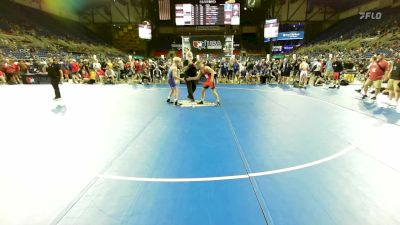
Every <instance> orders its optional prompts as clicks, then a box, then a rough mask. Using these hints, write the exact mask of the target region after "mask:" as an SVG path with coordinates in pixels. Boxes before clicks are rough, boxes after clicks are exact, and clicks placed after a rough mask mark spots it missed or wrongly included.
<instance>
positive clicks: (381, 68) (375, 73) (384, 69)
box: [363, 54, 389, 100]
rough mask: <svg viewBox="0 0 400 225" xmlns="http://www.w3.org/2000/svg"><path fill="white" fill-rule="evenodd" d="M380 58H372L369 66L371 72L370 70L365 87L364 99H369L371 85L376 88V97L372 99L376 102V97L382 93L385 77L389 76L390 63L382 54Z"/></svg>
mask: <svg viewBox="0 0 400 225" xmlns="http://www.w3.org/2000/svg"><path fill="white" fill-rule="evenodd" d="M378 57H379V58H377V57H375V56H374V57H373V58H372V63H371V65H370V66H369V70H368V74H369V78H368V80H367V81H366V82H365V84H364V86H363V90H364V95H363V99H364V98H367V97H368V96H367V93H368V88H369V87H370V86H371V85H373V86H374V88H375V93H374V97H372V98H371V99H372V100H376V97H377V96H378V95H379V93H380V92H381V86H382V79H383V77H384V76H385V75H387V74H388V73H389V64H388V62H386V60H385V56H384V55H383V54H381V55H379V56H378ZM385 77H387V76H385Z"/></svg>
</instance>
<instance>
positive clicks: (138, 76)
mask: <svg viewBox="0 0 400 225" xmlns="http://www.w3.org/2000/svg"><path fill="white" fill-rule="evenodd" d="M134 67H135V78H136V79H141V74H142V63H141V62H140V61H139V59H136V60H135V63H134ZM132 78H133V77H132Z"/></svg>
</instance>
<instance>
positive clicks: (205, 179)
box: [97, 146, 357, 183]
mask: <svg viewBox="0 0 400 225" xmlns="http://www.w3.org/2000/svg"><path fill="white" fill-rule="evenodd" d="M355 150H357V148H356V147H355V146H349V147H347V148H345V149H344V150H342V151H340V152H338V153H335V154H333V155H331V156H328V157H325V158H322V159H319V160H316V161H313V162H310V163H305V164H302V165H298V166H293V167H288V168H283V169H277V170H269V171H264V172H258V173H250V174H243V175H233V176H220V177H196V178H146V177H128V176H115V175H106V174H99V175H97V177H98V178H102V179H107V180H120V181H140V182H158V183H188V182H210V181H225V180H239V179H247V178H250V177H261V176H269V175H273V174H280V173H287V172H292V171H296V170H302V169H305V168H309V167H313V166H317V165H320V164H323V163H326V162H329V161H332V160H334V159H337V158H339V157H341V156H343V155H345V154H347V153H349V152H351V151H355Z"/></svg>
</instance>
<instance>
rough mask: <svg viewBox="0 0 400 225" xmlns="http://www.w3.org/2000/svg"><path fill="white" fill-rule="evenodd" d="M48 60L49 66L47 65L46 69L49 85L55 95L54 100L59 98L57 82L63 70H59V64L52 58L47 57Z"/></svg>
mask: <svg viewBox="0 0 400 225" xmlns="http://www.w3.org/2000/svg"><path fill="white" fill-rule="evenodd" d="M48 62H49V66H48V67H47V69H46V70H47V73H48V75H49V77H50V81H51V85H52V86H53V88H54V92H55V95H56V97H55V98H54V100H60V99H61V94H60V88H59V87H58V84H59V83H60V80H61V77H62V76H63V72H62V70H61V67H60V65H59V64H58V63H57V62H55V61H54V59H52V58H49V60H48Z"/></svg>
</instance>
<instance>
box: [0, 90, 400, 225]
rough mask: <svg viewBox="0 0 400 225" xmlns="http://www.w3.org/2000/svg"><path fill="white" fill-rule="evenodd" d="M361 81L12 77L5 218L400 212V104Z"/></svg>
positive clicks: (212, 224)
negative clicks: (201, 84)
mask: <svg viewBox="0 0 400 225" xmlns="http://www.w3.org/2000/svg"><path fill="white" fill-rule="evenodd" d="M353 88H354V87H343V88H342V89H340V90H336V89H335V90H330V89H325V88H309V89H307V90H300V89H293V88H290V87H278V86H246V85H242V86H218V87H217V90H218V92H219V94H220V96H221V101H222V105H221V106H218V107H192V106H188V107H175V106H173V105H171V104H167V103H166V102H165V100H166V96H167V95H168V93H169V88H167V87H166V86H149V87H143V86H128V85H119V86H78V85H63V86H61V93H62V95H63V101H62V103H55V102H51V100H48V96H50V94H51V93H52V90H51V87H50V86H29V87H26V86H25V87H24V89H21V88H20V87H5V88H2V90H0V94H2V96H3V95H13V96H15V95H16V93H19V95H21V96H24V97H17V98H16V99H13V101H11V100H5V101H4V103H3V106H4V107H5V108H4V109H6V110H5V112H3V115H4V116H5V117H6V118H25V120H23V121H17V122H16V121H6V122H5V123H4V124H3V125H1V127H0V131H1V132H2V133H3V134H5V133H7V134H10V132H11V133H13V132H15V133H14V134H17V135H18V136H12V137H10V138H9V139H6V140H4V141H2V143H1V144H0V148H1V149H2V150H1V151H0V154H1V155H0V162H1V166H0V167H3V168H2V172H1V179H2V182H4V183H6V184H7V185H3V184H1V185H0V190H2V189H3V190H2V193H1V194H0V197H1V195H4V196H3V197H6V198H4V199H5V200H2V201H0V209H1V210H0V212H2V213H0V224H7V225H13V224H30V225H35V224H38V225H39V224H40V225H43V224H53V225H55V224H57V225H161V224H162V225H206V224H209V225H378V224H382V225H398V224H400V207H399V202H400V192H399V190H400V153H399V148H398V146H399V144H398V139H399V134H400V114H399V113H398V112H397V111H396V109H393V108H390V107H387V106H385V105H384V104H381V103H380V102H379V101H378V102H370V101H368V102H364V101H360V100H357V99H356V98H355V97H354V96H356V95H357V94H356V93H354V91H353ZM180 90H181V91H180V95H181V97H182V98H183V97H184V96H186V94H187V93H185V92H186V89H185V88H183V86H182V87H181V89H180ZM199 94H200V91H199V90H197V92H196V93H195V96H196V98H197V99H199ZM380 98H385V97H383V96H380ZM206 100H207V101H208V102H214V96H213V95H212V93H211V91H210V90H208V91H207V96H206ZM378 100H379V99H378ZM60 109H61V113H58V111H57V110H60ZM10 136H11V135H10ZM21 137H24V138H23V139H22V140H23V141H21ZM11 162H12V163H11ZM20 181H24V182H20ZM18 206H20V207H18ZM3 209H4V210H3ZM1 214H2V215H1ZM27 221H29V222H27Z"/></svg>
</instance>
